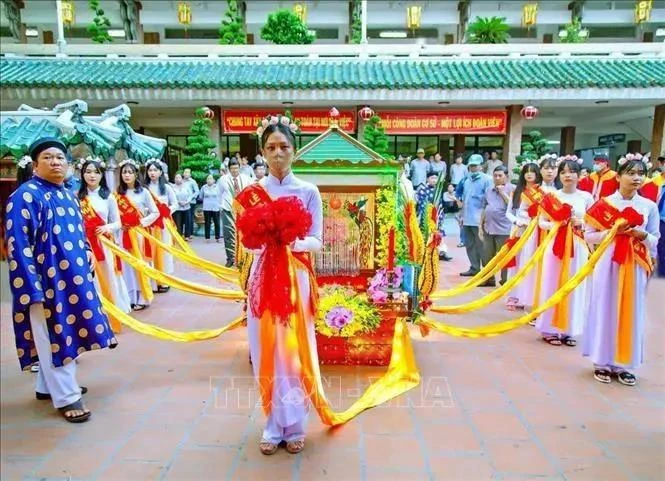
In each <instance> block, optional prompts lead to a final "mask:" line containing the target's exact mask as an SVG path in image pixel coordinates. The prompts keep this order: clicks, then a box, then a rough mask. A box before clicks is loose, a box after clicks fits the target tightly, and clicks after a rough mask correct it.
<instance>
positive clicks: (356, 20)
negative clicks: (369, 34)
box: [350, 0, 362, 44]
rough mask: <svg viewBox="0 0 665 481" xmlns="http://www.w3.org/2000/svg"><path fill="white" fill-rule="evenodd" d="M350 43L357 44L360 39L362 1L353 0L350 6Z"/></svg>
mask: <svg viewBox="0 0 665 481" xmlns="http://www.w3.org/2000/svg"><path fill="white" fill-rule="evenodd" d="M351 12H352V13H351V39H350V40H351V43H355V44H359V43H360V41H361V40H362V20H361V18H360V17H361V15H362V3H361V2H360V0H353V1H352V7H351Z"/></svg>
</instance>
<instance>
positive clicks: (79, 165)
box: [76, 155, 106, 170]
mask: <svg viewBox="0 0 665 481" xmlns="http://www.w3.org/2000/svg"><path fill="white" fill-rule="evenodd" d="M86 162H97V163H98V164H99V167H101V168H102V169H105V168H106V162H104V161H103V160H102V159H101V158H99V157H92V156H90V155H89V156H87V157H86V158H81V159H79V161H78V162H77V164H76V170H81V169H82V168H83V164H85V163H86Z"/></svg>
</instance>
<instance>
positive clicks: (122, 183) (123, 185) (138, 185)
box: [118, 164, 143, 195]
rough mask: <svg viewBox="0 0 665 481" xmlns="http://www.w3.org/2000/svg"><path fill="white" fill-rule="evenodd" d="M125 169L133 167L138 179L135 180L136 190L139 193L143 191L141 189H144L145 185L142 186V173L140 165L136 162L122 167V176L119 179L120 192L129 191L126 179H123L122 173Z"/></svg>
mask: <svg viewBox="0 0 665 481" xmlns="http://www.w3.org/2000/svg"><path fill="white" fill-rule="evenodd" d="M125 169H131V171H132V172H134V175H136V181H134V190H135V191H136V193H137V194H138V193H139V192H141V190H143V187H142V186H141V174H140V172H139V169H138V167H136V166H135V165H134V164H124V165H123V166H122V167H121V168H120V178H119V179H118V194H120V195H125V194H126V193H127V189H128V187H127V184H126V183H125V181H124V180H122V173H123V171H124V170H125Z"/></svg>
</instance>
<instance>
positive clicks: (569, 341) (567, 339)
mask: <svg viewBox="0 0 665 481" xmlns="http://www.w3.org/2000/svg"><path fill="white" fill-rule="evenodd" d="M561 340H562V341H563V343H564V344H565V345H566V346H570V347H575V346H577V341H576V340H575V339H573V338H572V337H570V336H566V337H564V338H563V339H561Z"/></svg>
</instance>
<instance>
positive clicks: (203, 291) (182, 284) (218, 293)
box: [100, 237, 245, 300]
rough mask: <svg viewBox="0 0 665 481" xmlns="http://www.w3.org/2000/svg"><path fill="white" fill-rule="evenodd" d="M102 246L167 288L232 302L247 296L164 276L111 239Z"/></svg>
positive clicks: (101, 239)
mask: <svg viewBox="0 0 665 481" xmlns="http://www.w3.org/2000/svg"><path fill="white" fill-rule="evenodd" d="M100 241H101V242H102V244H104V245H105V246H107V247H108V248H109V249H111V251H112V252H113V253H114V254H116V255H118V256H119V257H120V258H121V259H122V260H123V261H125V262H127V263H128V264H129V265H130V266H132V267H133V268H134V269H136V271H137V272H141V273H143V274H145V275H146V276H148V277H150V278H151V279H155V280H156V281H157V282H158V283H160V284H164V285H167V286H171V287H175V288H176V289H179V290H181V291H185V292H189V293H192V294H199V295H202V296H211V297H218V298H220V299H230V300H244V299H245V294H243V292H242V291H235V290H230V289H217V288H214V287H209V286H204V285H202V284H197V283H196V282H190V281H186V280H183V279H179V278H177V277H174V276H171V275H169V274H164V273H163V272H160V271H158V270H157V269H155V268H154V267H152V266H150V265H148V264H146V263H145V262H144V261H142V260H141V259H137V258H136V257H133V256H132V255H131V254H129V253H127V252H125V251H124V250H122V249H121V248H120V247H118V246H117V245H115V244H114V243H113V242H111V241H110V240H109V239H106V238H104V237H101V238H100Z"/></svg>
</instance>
